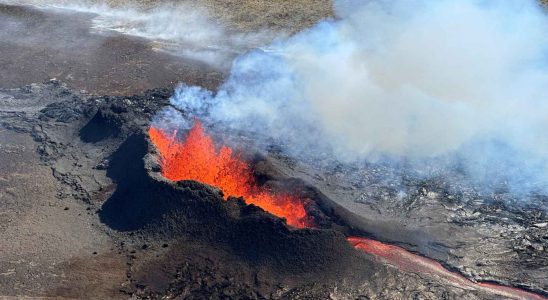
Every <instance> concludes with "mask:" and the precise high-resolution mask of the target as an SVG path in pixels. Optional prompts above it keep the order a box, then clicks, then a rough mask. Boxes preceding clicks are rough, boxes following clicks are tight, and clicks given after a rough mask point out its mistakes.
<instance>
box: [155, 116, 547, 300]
mask: <svg viewBox="0 0 548 300" xmlns="http://www.w3.org/2000/svg"><path fill="white" fill-rule="evenodd" d="M148 133H149V136H150V139H151V141H152V142H153V143H154V145H155V146H156V148H157V149H158V151H159V153H160V159H161V160H160V164H161V168H162V174H163V176H164V177H165V178H167V179H169V180H172V181H178V180H195V181H198V182H202V183H205V184H208V185H212V186H215V187H217V188H219V189H221V190H222V191H223V194H224V196H225V199H227V198H228V197H229V196H234V197H243V198H244V200H245V202H246V203H248V204H254V205H256V206H258V207H261V208H262V209H264V210H265V211H268V212H270V213H271V214H273V215H275V216H278V217H281V218H285V219H286V221H287V224H288V225H291V226H293V227H297V228H307V227H308V228H310V227H314V222H313V220H312V218H310V217H309V216H308V215H307V212H306V209H305V206H306V203H307V202H308V201H310V200H308V199H300V198H299V197H296V196H293V195H291V194H287V193H286V194H283V193H274V192H272V191H270V190H268V189H266V188H264V187H262V186H259V185H258V184H257V183H256V181H255V177H254V175H253V171H252V168H251V166H250V165H249V164H248V163H247V162H246V161H245V160H243V159H241V158H240V157H239V156H238V155H237V154H235V152H234V151H233V150H232V149H231V148H230V147H228V146H225V145H223V146H220V147H216V145H215V143H214V142H213V139H212V138H211V136H209V135H208V134H207V133H206V132H205V131H204V128H203V126H202V124H201V123H200V122H199V121H196V122H195V124H194V127H193V128H192V129H191V130H190V131H189V132H188V134H187V135H186V138H185V140H184V141H181V140H178V139H177V132H171V133H168V132H166V131H165V130H163V129H160V128H156V127H150V129H149V132H148ZM347 241H348V242H349V243H350V244H351V245H352V246H353V247H354V248H355V249H358V250H361V251H363V252H365V253H367V254H369V255H372V256H374V257H375V258H376V259H378V260H380V261H382V262H384V263H387V264H389V265H392V266H394V267H396V268H398V269H400V270H402V271H405V272H412V273H420V274H427V275H430V276H432V277H436V278H439V279H440V280H443V281H445V282H447V283H448V284H451V285H454V286H456V287H460V288H463V289H468V290H479V291H483V292H487V293H491V294H496V295H499V296H502V297H507V298H512V299H548V298H546V297H543V296H541V295H537V294H534V293H530V292H527V291H524V290H521V289H517V288H512V287H506V286H501V285H497V284H491V283H475V282H473V281H471V280H468V279H466V278H465V277H463V276H462V275H460V274H458V273H454V272H451V271H449V270H447V269H445V268H444V267H443V266H442V265H441V264H440V263H438V262H437V261H434V260H432V259H429V258H426V257H423V256H420V255H416V254H413V253H411V252H409V251H407V250H405V249H403V248H400V247H397V246H394V245H388V244H384V243H381V242H379V241H376V240H371V239H367V238H362V237H348V238H347Z"/></svg>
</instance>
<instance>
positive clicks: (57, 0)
mask: <svg viewBox="0 0 548 300" xmlns="http://www.w3.org/2000/svg"><path fill="white" fill-rule="evenodd" d="M0 3H8V4H29V5H35V6H38V7H40V8H50V9H51V8H54V9H64V10H72V11H77V12H82V13H90V14H94V15H95V17H94V18H93V20H92V21H93V24H92V26H93V28H92V29H94V30H95V31H97V32H100V33H102V32H108V31H115V32H118V33H122V34H127V35H132V36H137V37H141V38H145V39H148V40H151V41H153V42H154V47H155V48H156V49H158V50H163V51H167V52H169V53H170V54H174V55H178V56H184V57H187V58H191V59H195V60H200V61H203V62H207V63H208V64H210V65H212V66H214V67H218V68H221V69H224V68H228V67H229V66H230V65H229V62H230V61H231V60H232V59H233V57H235V56H238V55H241V54H242V53H244V52H245V51H248V50H249V49H252V48H256V47H259V46H261V45H264V44H267V43H270V42H271V41H272V40H273V39H274V37H275V35H274V33H273V32H269V31H266V30H264V31H261V32H255V33H243V32H236V31H234V30H232V31H231V30H228V29H226V27H225V26H222V25H221V24H219V23H218V22H215V21H214V20H213V19H212V17H211V16H210V13H209V12H208V11H207V10H206V9H205V8H204V7H202V6H200V5H198V4H196V3H192V2H191V1H179V2H177V3H166V4H161V5H156V6H154V7H151V8H148V9H145V8H141V7H138V6H136V5H130V4H126V5H124V6H116V7H113V6H111V5H109V4H107V3H106V2H105V1H101V0H97V1H94V0H78V1H69V0H23V1H14V0H0ZM276 35H277V36H280V35H281V36H284V33H280V32H278V33H276Z"/></svg>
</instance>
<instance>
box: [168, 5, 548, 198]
mask: <svg viewBox="0 0 548 300" xmlns="http://www.w3.org/2000/svg"><path fill="white" fill-rule="evenodd" d="M335 10H336V20H334V21H325V22H322V23H319V24H317V25H316V26H315V27H314V28H311V29H310V30H307V31H304V32H302V33H300V34H298V35H296V36H293V37H291V38H289V39H287V40H285V41H282V42H278V43H275V44H273V45H271V47H269V48H268V51H265V50H256V51H252V52H250V53H248V54H245V55H243V56H241V57H239V58H238V59H237V60H235V62H234V63H233V66H232V71H231V75H230V77H229V78H228V80H227V81H226V82H225V83H224V84H223V86H222V87H221V88H220V89H219V91H218V92H216V93H215V94H213V93H211V92H208V91H204V90H200V88H197V87H188V86H184V85H183V86H181V87H180V88H179V89H178V90H177V91H176V94H175V95H174V97H173V98H172V104H173V105H174V106H175V107H178V108H180V109H183V110H186V111H188V112H194V114H195V115H197V116H198V117H200V118H204V119H206V121H208V122H211V123H215V124H218V125H219V126H225V127H228V128H232V129H234V130H244V131H254V132H257V133H260V134H262V135H266V136H267V137H268V138H270V139H274V140H276V143H278V144H279V145H283V146H284V147H285V148H284V150H285V151H287V152H288V153H291V154H293V155H295V156H298V155H308V156H317V157H322V155H325V154H326V153H329V154H330V155H331V156H332V157H333V158H335V159H337V160H339V161H345V162H351V161H354V160H361V159H368V160H373V159H379V158H387V157H388V158H390V159H396V160H397V159H406V160H416V161H421V162H428V161H429V160H430V161H431V162H432V161H438V162H439V161H440V158H442V160H448V161H452V162H454V161H457V162H458V163H459V164H462V165H464V168H465V169H466V171H467V172H468V173H469V175H470V176H472V177H474V178H477V179H478V180H479V181H481V180H486V181H490V180H491V179H493V178H494V177H497V178H502V180H504V181H508V180H510V181H512V182H510V183H509V184H511V185H514V188H518V189H521V188H525V186H530V185H532V186H536V188H538V187H539V186H542V185H544V184H545V183H548V180H547V179H548V173H547V172H548V164H547V161H546V160H547V158H548V134H547V133H546V128H548V124H547V123H548V107H547V103H548V65H547V63H548V59H547V55H548V51H547V50H548V41H547V38H548V36H547V35H546V33H547V32H548V18H547V16H546V14H545V12H544V11H543V9H542V8H541V7H540V6H539V4H537V3H536V2H535V1H533V0H508V1H495V0H460V1H450V0H442V1H426V0H424V1H421V0H412V1H407V0H372V1H353V0H346V1H344V0H339V1H336V3H335ZM257 136H259V135H257ZM501 176H502V177H501ZM528 188H529V187H528Z"/></svg>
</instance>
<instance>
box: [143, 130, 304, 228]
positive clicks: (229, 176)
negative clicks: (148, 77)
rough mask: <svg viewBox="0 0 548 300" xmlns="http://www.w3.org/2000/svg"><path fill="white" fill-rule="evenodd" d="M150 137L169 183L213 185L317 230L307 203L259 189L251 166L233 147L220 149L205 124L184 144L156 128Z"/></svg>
mask: <svg viewBox="0 0 548 300" xmlns="http://www.w3.org/2000/svg"><path fill="white" fill-rule="evenodd" d="M149 136H150V139H151V141H152V142H153V143H154V144H155V145H156V148H157V149H158V151H159V152H160V155H161V161H160V164H161V167H162V174H163V176H164V177H166V178H167V179H169V180H172V181H179V180H195V181H198V182H202V183H205V184H209V185H212V186H215V187H218V188H219V189H221V190H222V191H223V193H224V195H225V199H227V198H228V197H229V196H234V197H243V198H244V200H245V201H246V203H248V204H254V205H256V206H258V207H261V208H262V209H264V210H265V211H268V212H270V213H271V214H273V215H275V216H278V217H282V218H285V219H286V220H287V224H289V225H291V226H294V227H298V228H304V227H313V225H314V224H313V221H312V220H311V218H310V217H309V216H308V215H307V213H306V210H305V204H306V201H307V199H300V198H299V197H296V196H293V195H290V194H282V193H273V192H271V191H269V190H267V189H266V188H264V187H262V186H259V185H258V184H257V183H256V181H255V177H254V176H253V171H252V168H251V167H250V165H249V164H248V163H247V162H245V161H244V160H242V159H241V158H240V157H239V156H238V155H237V154H235V153H234V151H233V150H232V149H231V148H230V147H228V146H226V145H222V146H220V147H219V148H217V147H216V145H215V143H214V141H213V139H212V138H211V136H209V135H208V134H207V133H206V132H205V131H204V128H203V126H202V124H201V122H199V121H196V122H195V124H194V126H193V128H192V129H191V130H190V131H189V132H188V134H187V136H186V139H185V140H184V141H180V140H178V139H177V138H176V132H172V133H171V134H168V133H167V132H166V131H165V130H163V129H160V128H156V127H154V126H152V127H150V129H149ZM217 149H218V150H217Z"/></svg>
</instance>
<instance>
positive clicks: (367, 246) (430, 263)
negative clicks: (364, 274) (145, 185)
mask: <svg viewBox="0 0 548 300" xmlns="http://www.w3.org/2000/svg"><path fill="white" fill-rule="evenodd" d="M347 240H348V242H349V243H350V244H351V245H352V246H353V247H354V248H356V249H358V250H362V251H364V252H366V253H369V254H371V255H374V256H375V257H377V258H380V259H381V260H383V261H384V262H386V263H388V264H391V265H393V266H395V267H397V268H398V269H400V270H403V271H407V272H414V273H421V274H429V275H431V276H435V277H438V278H441V279H442V280H445V281H446V282H448V283H449V284H452V285H454V286H456V287H460V288H464V289H472V290H481V291H484V292H487V293H491V294H497V295H499V296H503V297H507V298H511V299H520V300H528V299H531V300H546V297H543V296H541V295H537V294H533V293H530V292H527V291H524V290H521V289H518V288H512V287H507V286H502V285H498V284H493V283H485V282H480V283H475V282H473V281H471V280H468V279H467V278H465V277H464V276H462V275H460V274H457V273H454V272H451V271H449V270H447V269H446V268H444V267H443V266H442V265H441V264H440V263H439V262H437V261H435V260H433V259H429V258H426V257H423V256H420V255H416V254H413V253H411V252H409V251H407V250H405V249H403V248H401V247H398V246H394V245H388V244H384V243H381V242H379V241H375V240H371V239H367V238H362V237H348V238H347Z"/></svg>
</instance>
